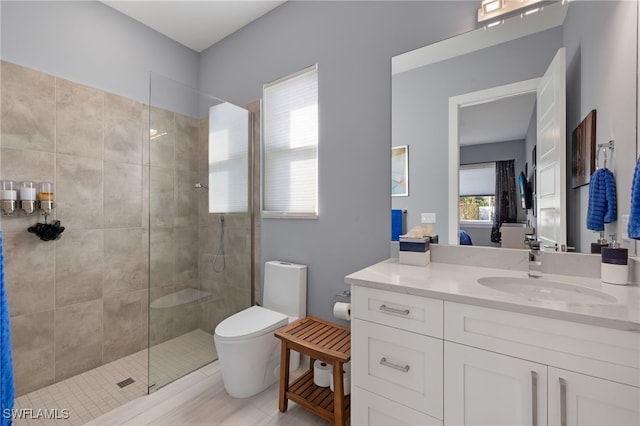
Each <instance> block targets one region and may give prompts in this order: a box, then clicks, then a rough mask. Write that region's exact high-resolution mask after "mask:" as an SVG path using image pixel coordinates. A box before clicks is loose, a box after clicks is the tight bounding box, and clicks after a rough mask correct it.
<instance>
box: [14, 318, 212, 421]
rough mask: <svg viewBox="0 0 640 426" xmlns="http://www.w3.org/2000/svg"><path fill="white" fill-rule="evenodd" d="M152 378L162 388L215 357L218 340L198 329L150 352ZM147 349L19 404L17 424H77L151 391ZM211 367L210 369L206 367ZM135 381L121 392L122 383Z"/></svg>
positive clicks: (35, 393) (28, 396)
mask: <svg viewBox="0 0 640 426" xmlns="http://www.w3.org/2000/svg"><path fill="white" fill-rule="evenodd" d="M151 357H152V367H151V377H152V379H153V380H154V381H155V382H156V384H157V385H158V386H162V385H165V384H166V383H168V382H170V381H172V380H174V379H175V378H176V377H179V376H182V375H184V374H186V373H188V372H190V371H193V370H195V369H197V368H199V367H200V366H202V365H204V364H207V363H210V362H211V361H212V360H213V359H215V358H216V353H215V347H214V344H213V336H212V335H210V334H208V333H206V332H204V331H202V330H194V331H191V332H189V333H187V334H184V335H182V336H179V337H176V338H175V339H171V340H168V341H166V342H163V343H160V344H159V345H156V346H154V347H152V348H151ZM148 365H149V362H148V351H147V349H144V350H142V351H140V352H136V353H134V354H131V355H129V356H126V357H124V358H121V359H118V360H116V361H113V362H110V363H109V364H105V365H102V366H100V367H98V368H95V369H93V370H89V371H87V372H84V373H82V374H79V375H77V376H74V377H70V378H68V379H66V380H63V381H61V382H58V383H54V384H53V385H50V386H47V387H45V388H42V389H38V390H36V391H33V392H30V393H28V394H25V395H22V396H20V397H18V398H16V400H15V406H14V412H16V413H18V414H21V418H15V419H14V423H13V424H14V425H15V426H31V425H46V426H50V425H62V426H75V425H83V424H86V423H87V422H89V421H91V420H92V419H95V418H97V417H100V416H102V415H103V414H105V413H108V412H111V411H112V410H114V409H116V408H118V407H120V406H122V405H124V404H126V403H128V402H129V401H133V400H135V399H136V398H139V397H141V396H145V395H147V393H148ZM204 368H207V367H204ZM129 377H130V378H132V379H133V380H134V383H131V384H129V385H127V386H125V387H123V388H120V387H119V386H118V385H117V383H119V382H121V381H123V380H125V379H128V378H129Z"/></svg>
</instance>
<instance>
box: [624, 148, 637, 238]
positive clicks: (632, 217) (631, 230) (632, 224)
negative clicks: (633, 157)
mask: <svg viewBox="0 0 640 426" xmlns="http://www.w3.org/2000/svg"><path fill="white" fill-rule="evenodd" d="M627 233H628V234H629V238H633V239H634V240H640V158H639V159H638V161H637V162H636V169H635V171H634V172H633V183H632V184H631V213H630V214H629V226H628V227H627Z"/></svg>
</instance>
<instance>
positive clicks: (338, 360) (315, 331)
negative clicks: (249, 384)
mask: <svg viewBox="0 0 640 426" xmlns="http://www.w3.org/2000/svg"><path fill="white" fill-rule="evenodd" d="M274 334H275V336H276V337H277V338H278V339H280V340H281V341H282V342H281V352H280V354H281V357H280V395H279V409H280V411H281V412H283V413H284V412H285V411H287V405H288V402H289V400H291V401H294V402H295V403H297V404H299V405H301V406H302V407H304V408H306V409H307V410H309V411H311V412H313V413H316V414H317V415H318V416H320V417H322V418H323V419H325V420H328V421H330V422H333V423H334V424H335V425H336V426H344V424H345V421H346V419H347V417H348V416H349V415H350V412H351V397H350V395H347V396H345V395H344V383H343V380H342V366H343V364H344V363H345V362H348V361H349V360H350V359H351V329H349V328H348V327H344V326H341V325H338V324H334V323H332V322H329V321H325V320H322V319H320V318H315V317H312V316H308V317H306V318H302V319H300V320H298V321H296V322H294V323H291V324H289V325H288V326H286V327H284V328H281V329H280V330H278V331H276V332H275V333H274ZM292 349H293V350H295V351H298V352H300V353H301V354H304V355H308V356H309V357H310V358H311V360H310V363H309V370H308V371H307V372H305V373H304V374H303V375H302V376H301V377H299V378H298V379H297V380H295V381H294V382H293V383H291V384H289V359H290V356H291V350H292ZM315 360H320V361H323V362H326V363H327V364H330V365H332V367H333V380H334V383H333V389H334V392H331V390H330V389H329V388H328V387H320V386H317V385H316V384H315V383H313V363H314V361H315Z"/></svg>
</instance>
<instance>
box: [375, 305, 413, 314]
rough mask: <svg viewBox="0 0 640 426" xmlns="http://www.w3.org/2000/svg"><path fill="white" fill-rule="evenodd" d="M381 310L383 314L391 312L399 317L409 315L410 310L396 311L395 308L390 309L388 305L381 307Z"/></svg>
mask: <svg viewBox="0 0 640 426" xmlns="http://www.w3.org/2000/svg"><path fill="white" fill-rule="evenodd" d="M380 310H381V311H383V312H390V313H392V314H398V315H409V312H410V311H409V310H408V309H405V310H401V309H394V308H390V307H388V306H387V305H380Z"/></svg>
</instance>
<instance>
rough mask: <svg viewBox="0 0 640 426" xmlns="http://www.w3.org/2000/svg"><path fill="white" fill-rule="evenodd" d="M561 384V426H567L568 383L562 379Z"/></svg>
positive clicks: (559, 379)
mask: <svg viewBox="0 0 640 426" xmlns="http://www.w3.org/2000/svg"><path fill="white" fill-rule="evenodd" d="M558 381H559V382H560V425H561V426H567V381H566V380H565V379H563V378H562V377H559V378H558Z"/></svg>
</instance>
